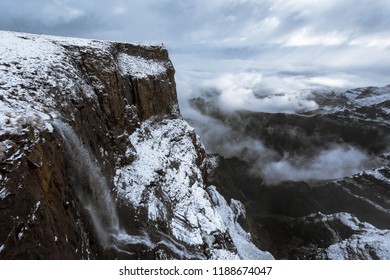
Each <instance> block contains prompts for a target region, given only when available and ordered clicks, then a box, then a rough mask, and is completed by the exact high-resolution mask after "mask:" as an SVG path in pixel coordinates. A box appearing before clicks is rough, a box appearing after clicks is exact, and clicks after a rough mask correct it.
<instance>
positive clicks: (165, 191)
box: [0, 32, 272, 259]
mask: <svg viewBox="0 0 390 280" xmlns="http://www.w3.org/2000/svg"><path fill="white" fill-rule="evenodd" d="M0 54H1V56H0V258H2V259H109V258H126V259H138V258H145V259H156V258H157V259H172V258H173V259H177V258H179V259H237V258H253V259H254V258H272V256H271V255H270V254H269V253H267V252H264V251H261V250H260V249H258V248H257V247H256V246H255V245H253V243H252V242H251V238H250V235H249V234H248V233H247V232H246V231H245V230H244V229H243V228H242V227H241V226H240V225H239V224H238V222H237V220H238V217H239V216H245V210H244V207H243V206H242V205H241V204H240V203H239V202H238V201H236V200H234V199H232V200H231V202H230V204H229V203H227V202H226V201H225V199H224V198H223V197H222V196H221V195H220V194H219V193H218V192H217V190H216V189H215V188H214V187H212V186H210V187H209V186H207V183H206V178H207V171H206V167H207V166H208V165H209V163H208V162H207V157H206V154H205V151H204V148H203V145H202V144H201V143H200V141H199V137H198V136H197V135H196V133H195V132H194V130H193V128H191V127H190V126H189V125H188V124H187V123H186V122H185V121H183V120H182V119H181V116H180V111H179V108H178V103H177V96H176V86H175V80H174V72H175V70H174V68H173V65H172V63H171V61H170V60H169V57H168V52H167V50H166V49H165V48H163V47H160V46H142V45H133V44H126V43H115V42H103V41H94V40H82V39H72V38H59V37H50V36H37V35H31V34H22V33H10V32H0Z"/></svg>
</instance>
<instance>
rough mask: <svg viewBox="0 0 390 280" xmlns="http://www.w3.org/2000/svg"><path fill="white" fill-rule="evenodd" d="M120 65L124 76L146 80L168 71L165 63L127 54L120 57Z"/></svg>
mask: <svg viewBox="0 0 390 280" xmlns="http://www.w3.org/2000/svg"><path fill="white" fill-rule="evenodd" d="M118 65H119V69H120V71H121V73H122V75H131V76H133V77H136V78H139V79H144V78H147V77H148V76H158V75H160V74H163V73H165V72H166V70H167V68H166V66H165V64H164V63H163V62H159V61H155V60H152V59H144V58H142V57H139V56H131V55H128V54H125V53H121V54H119V55H118Z"/></svg>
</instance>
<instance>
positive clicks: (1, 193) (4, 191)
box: [0, 187, 10, 200]
mask: <svg viewBox="0 0 390 280" xmlns="http://www.w3.org/2000/svg"><path fill="white" fill-rule="evenodd" d="M9 194H10V192H9V191H8V190H7V189H6V188H4V187H3V188H1V189H0V199H1V200H3V199H4V198H6V197H7V196H8V195H9Z"/></svg>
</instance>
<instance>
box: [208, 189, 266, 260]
mask: <svg viewBox="0 0 390 280" xmlns="http://www.w3.org/2000/svg"><path fill="white" fill-rule="evenodd" d="M209 193H210V195H211V198H212V200H213V202H214V203H215V204H216V208H217V212H218V213H219V214H220V215H221V217H222V219H223V221H224V222H225V223H226V227H227V229H228V232H229V235H230V237H231V238H232V240H233V243H234V245H235V246H236V248H237V252H238V255H239V257H240V258H241V259H244V260H264V259H271V260H272V259H274V258H273V256H272V255H271V254H270V253H268V252H265V251H261V250H260V249H258V248H257V247H256V246H255V245H254V244H253V243H252V242H251V240H250V235H249V234H248V233H247V232H246V231H245V230H244V229H243V228H242V227H241V226H240V224H239V223H238V222H237V218H238V216H237V215H235V214H234V212H233V209H241V211H242V205H241V207H238V208H237V205H238V203H237V201H236V200H235V201H233V202H232V205H233V207H231V206H229V205H228V204H227V202H226V200H225V199H224V198H223V196H222V195H221V194H219V193H218V192H217V190H216V188H215V187H214V186H211V187H210V188H209ZM232 208H233V209H232ZM238 213H239V212H238Z"/></svg>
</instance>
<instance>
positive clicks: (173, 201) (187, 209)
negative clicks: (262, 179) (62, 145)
mask: <svg viewBox="0 0 390 280" xmlns="http://www.w3.org/2000/svg"><path fill="white" fill-rule="evenodd" d="M129 140H130V142H131V143H132V146H133V147H134V148H135V154H136V157H135V158H136V159H135V161H134V162H133V163H132V164H130V165H126V166H122V167H118V169H117V172H116V175H115V179H114V182H115V184H116V187H117V193H118V195H119V196H120V197H122V199H125V200H127V201H128V202H129V203H130V204H131V205H132V206H133V207H135V208H136V209H142V208H146V209H147V210H148V218H149V219H150V220H151V221H159V222H163V223H164V224H165V225H166V226H168V228H169V230H170V231H171V232H172V235H173V237H174V238H175V239H176V240H178V241H181V242H183V243H185V244H188V245H202V244H203V243H204V242H206V243H207V244H208V245H211V244H209V243H212V240H213V238H212V235H213V234H215V233H218V232H219V233H221V234H222V233H228V234H229V235H230V236H231V238H232V239H233V243H234V245H235V246H237V250H238V251H239V254H238V255H237V254H235V253H232V252H228V251H226V250H220V249H215V248H212V246H211V249H210V250H211V255H212V257H213V258H214V257H215V258H219V257H221V258H222V257H223V258H229V259H235V258H244V259H272V256H271V254H269V253H267V252H263V251H261V250H259V249H258V248H256V246H255V245H253V243H251V241H250V236H249V234H248V233H246V232H245V231H244V230H243V229H242V228H241V226H239V224H238V223H237V222H236V220H237V217H238V216H239V215H244V213H245V210H244V207H243V205H242V204H241V203H240V202H238V201H235V200H233V201H232V207H230V206H229V205H228V204H227V202H226V201H225V199H224V198H223V197H222V196H221V195H220V194H219V193H218V192H217V191H216V189H215V188H214V187H212V188H209V189H207V190H206V189H205V186H204V182H203V178H202V171H201V169H200V167H199V166H197V162H199V158H198V157H199V153H200V151H204V150H203V149H204V148H203V146H202V145H201V143H200V141H199V137H198V136H197V135H196V134H195V132H194V129H193V128H192V127H190V126H189V125H188V124H187V123H186V122H185V121H183V120H180V119H173V120H163V121H161V122H156V121H154V120H153V119H151V120H149V121H146V122H144V123H143V124H142V125H141V127H140V128H139V129H138V130H137V131H135V132H134V133H133V134H132V135H130V136H129ZM167 208H169V209H170V211H169V212H168V211H167ZM169 213H173V215H170V214H169ZM171 241H172V240H171Z"/></svg>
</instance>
